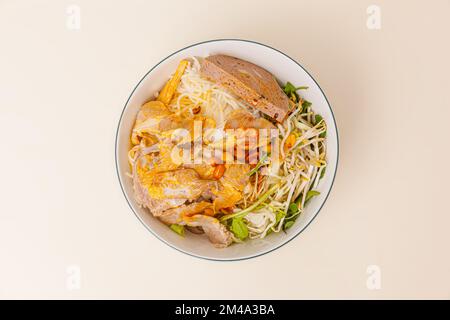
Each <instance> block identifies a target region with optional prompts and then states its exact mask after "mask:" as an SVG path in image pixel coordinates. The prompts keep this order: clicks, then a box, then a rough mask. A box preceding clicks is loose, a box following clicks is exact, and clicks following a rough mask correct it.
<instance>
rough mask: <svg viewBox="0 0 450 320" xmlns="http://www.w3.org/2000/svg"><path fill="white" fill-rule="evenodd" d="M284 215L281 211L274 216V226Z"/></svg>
mask: <svg viewBox="0 0 450 320" xmlns="http://www.w3.org/2000/svg"><path fill="white" fill-rule="evenodd" d="M285 215H286V214H285V213H284V211H283V210H280V211H278V212H277V214H276V215H275V224H277V223H278V222H279V221H280V220H281V219H282V218H283V217H284V216H285Z"/></svg>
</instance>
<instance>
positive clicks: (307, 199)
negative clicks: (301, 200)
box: [305, 190, 320, 203]
mask: <svg viewBox="0 0 450 320" xmlns="http://www.w3.org/2000/svg"><path fill="white" fill-rule="evenodd" d="M319 194H320V192H319V191H316V190H309V191H308V193H306V198H305V203H306V202H308V201H309V200H310V199H311V198H312V197H315V196H318V195H319Z"/></svg>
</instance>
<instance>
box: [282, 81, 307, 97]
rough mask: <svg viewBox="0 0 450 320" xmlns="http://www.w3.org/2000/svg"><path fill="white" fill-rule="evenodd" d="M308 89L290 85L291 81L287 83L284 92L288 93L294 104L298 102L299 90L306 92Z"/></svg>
mask: <svg viewBox="0 0 450 320" xmlns="http://www.w3.org/2000/svg"><path fill="white" fill-rule="evenodd" d="M306 89H308V87H306V86H301V87H295V86H294V85H293V84H292V83H290V82H289V81H288V82H286V84H285V85H284V87H283V91H284V93H286V95H287V96H288V97H289V98H290V99H292V100H293V101H294V102H297V101H298V99H299V97H298V94H297V90H306Z"/></svg>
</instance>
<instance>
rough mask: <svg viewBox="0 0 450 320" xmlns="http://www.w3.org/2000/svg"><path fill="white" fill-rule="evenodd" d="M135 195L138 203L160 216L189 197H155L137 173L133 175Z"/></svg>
mask: <svg viewBox="0 0 450 320" xmlns="http://www.w3.org/2000/svg"><path fill="white" fill-rule="evenodd" d="M133 187H134V196H135V199H136V201H137V203H138V204H139V205H141V206H143V207H145V208H148V209H149V210H150V212H151V213H152V214H153V215H154V216H159V215H160V214H161V213H162V212H163V211H166V210H168V209H171V208H175V207H178V206H181V205H183V204H184V203H185V202H186V201H187V199H185V198H178V199H176V198H175V199H154V198H152V197H150V195H149V193H148V189H147V188H146V187H145V186H144V185H143V184H142V180H141V179H139V176H138V175H137V174H135V175H134V176H133Z"/></svg>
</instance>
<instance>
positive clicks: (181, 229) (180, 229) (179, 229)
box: [170, 224, 184, 237]
mask: <svg viewBox="0 0 450 320" xmlns="http://www.w3.org/2000/svg"><path fill="white" fill-rule="evenodd" d="M170 229H172V231H174V232H176V233H178V234H179V235H180V236H182V237H184V226H181V225H179V224H171V225H170Z"/></svg>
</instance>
